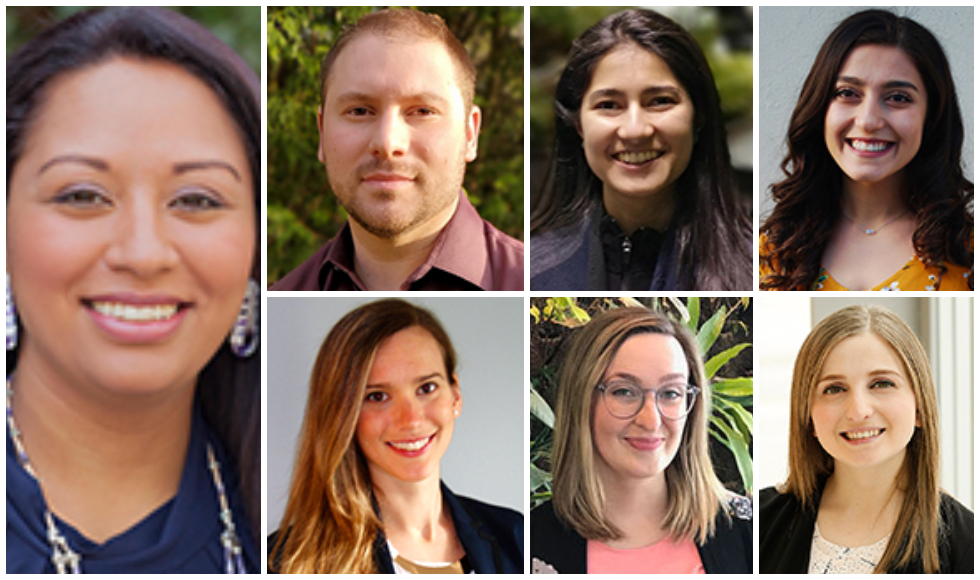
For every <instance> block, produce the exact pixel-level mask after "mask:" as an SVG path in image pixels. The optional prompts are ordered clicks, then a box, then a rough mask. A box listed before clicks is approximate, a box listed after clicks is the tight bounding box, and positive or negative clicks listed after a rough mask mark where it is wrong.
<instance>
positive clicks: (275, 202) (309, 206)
mask: <svg viewBox="0 0 980 580" xmlns="http://www.w3.org/2000/svg"><path fill="white" fill-rule="evenodd" d="M381 8H384V7H381V6H375V7H362V6H343V7H330V6H327V7H319V6H318V7H276V6H270V7H269V8H268V16H267V17H268V28H267V35H268V56H267V57H268V71H269V87H268V143H269V147H268V177H267V180H268V186H269V187H268V192H269V195H268V282H269V283H270V284H272V283H274V282H275V281H277V280H278V279H280V278H281V277H282V276H283V275H285V274H286V273H288V272H289V271H290V270H292V269H293V268H295V267H296V266H298V265H299V264H300V263H301V262H302V261H303V260H305V259H306V258H308V257H309V256H310V255H311V254H313V253H314V252H315V251H316V250H317V249H318V248H319V247H320V246H321V245H322V244H323V243H324V242H325V241H326V240H328V239H330V238H332V237H333V236H334V235H335V234H336V233H337V231H338V230H339V229H340V228H341V227H342V226H343V224H344V222H345V221H346V219H347V216H346V214H345V212H344V210H343V208H342V207H340V206H339V205H338V204H337V201H336V199H335V197H334V196H333V194H332V193H331V191H330V185H329V183H328V182H327V176H326V172H325V170H324V168H323V166H322V165H321V164H320V163H319V161H317V156H316V148H317V141H318V135H317V127H316V110H317V106H318V105H319V94H320V87H319V74H320V61H321V60H322V59H323V56H324V55H325V54H326V53H327V51H328V50H329V49H330V47H331V46H332V45H333V42H334V40H335V39H336V38H337V36H338V34H339V33H340V31H341V29H342V27H343V26H344V25H345V24H349V23H353V22H356V21H357V19H358V18H360V17H361V16H363V15H364V14H366V13H368V12H370V11H373V10H378V9H381ZM419 9H420V10H424V11H426V12H432V13H434V14H438V15H439V16H441V17H442V18H443V19H445V21H446V23H447V25H448V26H449V28H450V30H452V31H453V32H454V33H455V34H456V36H457V37H459V39H460V40H461V41H462V42H463V44H464V45H465V46H466V48H467V50H468V51H469V53H470V55H471V57H472V58H473V61H474V64H475V65H476V70H477V85H476V98H475V102H476V104H477V105H478V106H479V107H480V109H481V110H482V111H483V127H482V129H481V131H480V144H479V155H478V157H477V159H476V160H475V161H473V162H472V163H470V164H469V165H468V167H467V170H466V178H465V181H464V187H465V188H466V192H467V194H468V195H469V198H470V201H471V202H473V205H474V206H475V207H476V208H477V210H478V211H479V212H480V215H482V216H483V217H484V218H485V219H487V220H489V221H490V222H491V223H493V224H494V225H495V226H497V227H498V228H500V229H501V230H503V231H504V232H506V233H508V234H510V235H511V236H514V237H516V238H518V239H520V238H523V225H524V38H523V35H524V20H523V19H524V11H523V8H522V7H503V6H472V7H468V6H462V7H460V6H446V7H419Z"/></svg>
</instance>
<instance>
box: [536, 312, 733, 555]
mask: <svg viewBox="0 0 980 580" xmlns="http://www.w3.org/2000/svg"><path fill="white" fill-rule="evenodd" d="M642 333H658V334H665V335H668V336H672V337H673V338H675V339H676V340H677V342H678V343H680V345H681V348H682V349H683V351H684V356H685V358H686V359H687V366H688V375H689V377H690V379H689V380H690V382H691V384H694V385H696V386H697V387H698V388H700V389H701V393H700V394H699V395H698V397H697V398H696V399H695V402H694V407H693V409H692V410H691V412H690V413H689V414H688V416H687V422H686V424H685V427H684V433H683V435H682V437H681V443H680V446H679V448H678V451H677V455H676V456H675V457H674V460H673V461H672V462H671V463H670V465H669V466H668V467H667V470H666V473H665V476H666V480H667V495H668V498H669V502H670V507H669V509H668V512H667V518H666V521H665V522H664V526H665V527H666V528H667V529H668V530H669V532H670V535H671V536H672V537H674V538H677V539H687V538H690V539H692V540H695V541H697V542H698V543H699V544H702V545H703V544H704V543H705V542H706V541H707V540H708V538H709V537H711V536H712V535H713V534H714V531H715V519H716V517H717V515H718V512H719V511H721V512H722V513H724V514H725V515H726V516H727V515H728V512H727V510H726V509H725V505H726V497H727V495H728V492H727V491H726V490H725V488H724V486H723V485H722V484H721V482H720V481H719V480H718V477H717V476H716V475H715V472H714V468H713V467H712V464H711V457H710V455H709V453H708V417H709V415H710V414H711V387H710V385H709V384H708V381H707V380H706V378H705V372H704V363H703V361H702V360H701V353H700V352H699V351H698V346H697V342H696V341H695V339H694V337H693V336H692V335H691V333H690V332H689V331H688V330H687V328H686V327H684V326H683V325H681V324H680V323H678V322H675V321H673V320H670V319H669V318H667V317H666V316H664V315H662V314H660V313H658V312H655V311H652V310H648V309H646V308H620V309H616V310H609V311H606V312H603V313H601V314H599V315H597V316H596V317H595V318H593V319H592V321H591V322H590V323H589V324H588V325H586V326H585V328H583V329H582V330H580V331H579V332H578V333H577V334H576V335H575V336H574V337H573V338H572V341H571V346H570V347H569V349H568V352H567V353H566V354H565V359H564V363H563V365H562V370H561V374H560V379H559V385H558V400H557V404H556V417H555V435H554V436H555V440H554V449H553V457H552V458H553V465H554V480H553V484H552V492H553V494H552V502H553V505H554V509H555V513H556V514H558V516H559V518H561V519H562V520H564V521H565V522H567V523H568V524H569V525H571V526H572V527H573V528H574V529H575V531H576V532H578V533H579V535H581V536H582V537H584V538H587V539H591V540H608V539H618V538H620V537H621V532H620V531H619V530H618V529H617V528H616V527H615V526H614V525H613V524H612V523H611V522H610V521H609V520H608V519H607V518H606V517H605V514H604V510H603V506H604V504H605V501H604V498H603V491H602V486H601V484H600V482H599V478H598V475H597V473H596V469H595V465H594V461H593V458H594V444H593V441H592V429H591V418H592V412H593V409H594V407H595V404H596V402H597V400H598V399H597V397H596V395H595V387H596V385H598V384H599V383H600V382H602V378H603V375H604V374H605V373H606V371H607V370H608V368H609V365H610V363H611V362H612V359H613V358H614V357H615V356H616V352H617V351H618V350H619V347H620V346H622V344H623V343H624V342H625V341H626V339H628V338H630V337H631V336H634V335H637V334H642Z"/></svg>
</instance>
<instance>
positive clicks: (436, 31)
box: [320, 8, 476, 111]
mask: <svg viewBox="0 0 980 580" xmlns="http://www.w3.org/2000/svg"><path fill="white" fill-rule="evenodd" d="M366 33H373V34H377V35H380V36H382V37H385V38H411V39H418V40H436V41H439V42H441V43H442V44H443V46H445V47H446V50H447V51H448V52H449V56H450V58H452V60H453V63H454V64H455V66H456V79H457V83H458V84H459V90H460V92H461V93H462V94H463V104H464V105H465V110H466V111H469V110H470V108H471V107H472V106H473V96H474V94H475V93H476V67H474V66H473V60H472V59H471V58H470V55H469V53H468V52H466V47H464V46H463V43H461V42H460V41H459V39H458V38H456V35H455V34H453V33H452V31H451V30H449V27H448V26H446V21H445V20H443V19H442V17H440V16H438V15H436V14H428V13H425V12H420V11H418V10H412V9H409V8H392V9H386V10H379V11H378V12H372V13H370V14H367V15H365V16H363V17H361V19H360V20H358V21H357V23H355V24H353V25H347V26H345V27H344V28H343V30H342V31H341V33H340V36H339V37H338V38H337V41H336V42H334V44H333V46H332V47H330V52H328V53H327V55H326V56H324V57H323V62H322V63H320V103H321V104H323V103H324V102H325V101H326V98H327V80H328V79H329V78H330V69H331V67H332V66H333V63H334V61H335V60H337V57H338V56H340V53H341V52H342V51H343V50H344V47H345V46H346V45H347V44H349V43H350V42H351V41H352V40H354V39H355V38H357V37H358V36H360V35H362V34H366Z"/></svg>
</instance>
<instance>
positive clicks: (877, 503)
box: [817, 461, 905, 547]
mask: <svg viewBox="0 0 980 580" xmlns="http://www.w3.org/2000/svg"><path fill="white" fill-rule="evenodd" d="M901 465H902V463H901V461H898V462H891V463H889V464H886V465H884V466H878V467H875V468H852V467H848V466H846V465H841V464H840V463H839V462H838V464H837V465H836V466H835V469H834V473H833V474H831V476H830V478H829V479H828V480H827V484H826V486H825V487H824V491H823V495H822V496H821V498H820V508H819V512H818V515H817V523H818V524H819V526H820V532H821V535H823V536H824V537H825V538H826V539H827V540H828V541H830V542H832V543H835V544H837V545H840V546H847V547H856V546H868V545H871V544H873V543H875V542H877V541H879V540H880V539H882V538H884V537H886V536H888V535H890V534H891V533H892V530H894V528H895V524H896V522H897V521H898V514H899V512H900V511H901V507H902V501H903V499H904V497H905V494H904V491H903V489H902V486H901V485H899V482H898V476H899V473H900V471H901Z"/></svg>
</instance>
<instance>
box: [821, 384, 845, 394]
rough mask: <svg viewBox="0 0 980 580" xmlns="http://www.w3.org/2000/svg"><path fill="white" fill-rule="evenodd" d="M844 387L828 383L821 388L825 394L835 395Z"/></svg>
mask: <svg viewBox="0 0 980 580" xmlns="http://www.w3.org/2000/svg"><path fill="white" fill-rule="evenodd" d="M843 392H844V387H842V386H840V385H830V386H828V387H826V388H825V389H824V390H823V394H825V395H836V394H837V393H843Z"/></svg>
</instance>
